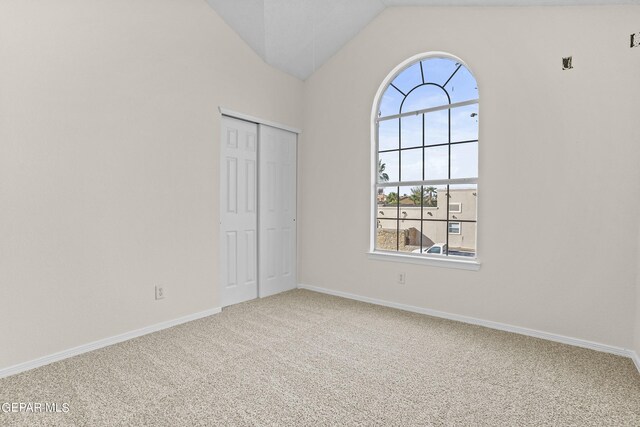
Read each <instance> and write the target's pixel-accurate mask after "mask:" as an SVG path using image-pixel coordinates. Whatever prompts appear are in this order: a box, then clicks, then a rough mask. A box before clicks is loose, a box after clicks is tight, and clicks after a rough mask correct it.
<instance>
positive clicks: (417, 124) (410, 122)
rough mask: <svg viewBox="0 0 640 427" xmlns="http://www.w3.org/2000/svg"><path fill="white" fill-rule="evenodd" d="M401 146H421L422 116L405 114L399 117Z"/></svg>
mask: <svg viewBox="0 0 640 427" xmlns="http://www.w3.org/2000/svg"><path fill="white" fill-rule="evenodd" d="M400 123H401V129H402V134H401V137H400V138H401V143H402V148H407V147H421V146H422V116H421V115H420V116H407V117H402V118H401V119H400Z"/></svg>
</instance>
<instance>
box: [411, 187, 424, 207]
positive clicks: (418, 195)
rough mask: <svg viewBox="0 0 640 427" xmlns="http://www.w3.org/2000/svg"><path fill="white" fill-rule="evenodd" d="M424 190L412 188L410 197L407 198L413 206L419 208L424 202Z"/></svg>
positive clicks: (422, 188)
mask: <svg viewBox="0 0 640 427" xmlns="http://www.w3.org/2000/svg"><path fill="white" fill-rule="evenodd" d="M424 191H425V188H424V187H412V188H411V196H409V198H410V199H411V201H412V202H413V204H414V205H416V206H420V203H421V202H423V201H425V192H424Z"/></svg>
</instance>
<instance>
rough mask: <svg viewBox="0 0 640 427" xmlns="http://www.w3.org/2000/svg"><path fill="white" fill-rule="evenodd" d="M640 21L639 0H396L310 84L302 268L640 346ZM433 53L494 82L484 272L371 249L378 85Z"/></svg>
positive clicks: (483, 159)
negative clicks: (607, 0)
mask: <svg viewBox="0 0 640 427" xmlns="http://www.w3.org/2000/svg"><path fill="white" fill-rule="evenodd" d="M639 21H640V7H638V6H625V7H568V8H566V7H553V8H485V9H477V8H395V9H387V10H386V11H385V12H383V13H382V14H381V15H380V16H378V18H376V20H375V21H374V22H373V23H371V24H370V25H369V26H368V27H366V28H365V29H364V30H363V31H362V32H361V33H360V34H359V35H358V36H356V38H355V39H354V40H352V41H351V42H349V43H348V44H347V45H346V46H345V47H344V48H343V49H342V50H341V51H340V52H339V53H338V54H336V55H335V56H334V57H333V58H332V59H331V60H330V61H329V62H328V63H327V64H325V65H324V66H323V67H322V68H321V69H319V70H318V71H317V72H316V73H315V74H314V75H313V76H312V77H311V78H310V79H309V80H307V81H306V82H305V88H304V89H305V98H304V103H305V112H304V124H303V125H304V130H305V132H304V134H303V136H302V143H301V146H300V153H299V171H300V172H299V188H300V189H301V190H300V193H299V218H300V219H299V229H300V247H299V251H300V254H299V257H300V270H299V280H300V282H301V283H304V284H308V285H314V286H320V287H325V288H329V289H333V290H337V291H343V292H350V293H354V294H358V295H362V296H367V297H371V298H379V299H383V300H387V301H394V302H398V303H404V304H409V305H414V306H419V307H426V308H431V309H436V310H441V311H445V312H450V313H456V314H460V315H466V316H472V317H476V318H480V319H486V320H492V321H497V322H504V323H507V324H511V325H516V326H522V327H527V328H533V329H538V330H542V331H547V332H551V333H557V334H562V335H567V336H571V337H576V338H581V339H587V340H592V341H595V342H599V343H604V344H609V345H615V346H621V347H625V348H631V346H632V345H633V341H634V338H633V327H632V325H633V323H634V322H635V318H634V316H635V314H634V313H635V304H636V302H635V301H636V295H635V293H636V291H635V289H634V288H635V287H636V283H637V282H636V279H637V269H636V268H635V266H636V265H637V261H638V258H637V249H638V242H637V238H636V236H637V235H638V218H639V217H640V209H639V207H640V206H639V201H638V197H637V195H638V194H640V168H638V167H637V165H638V160H639V158H640V145H638V141H639V140H640V132H639V127H638V122H637V99H639V96H640V89H639V86H640V85H638V80H637V73H638V70H639V69H640V50H634V49H630V48H629V42H628V40H629V34H631V33H632V32H635V31H638V22H639ZM429 51H445V52H449V53H451V54H454V55H457V56H459V57H460V58H462V59H463V60H464V61H465V62H466V63H467V64H468V65H469V67H470V69H471V70H472V71H473V72H474V74H475V76H476V78H477V80H478V84H479V89H480V99H481V102H480V147H481V148H480V154H479V156H480V182H479V195H480V197H479V200H478V209H479V210H478V218H479V221H480V223H479V228H478V253H479V257H480V259H481V261H482V263H483V264H482V268H481V269H480V271H478V272H474V271H461V270H452V269H446V268H436V267H427V266H417V265H410V264H399V263H390V262H380V261H373V260H369V259H368V258H367V255H366V253H367V251H368V249H369V237H370V209H371V194H370V191H369V188H370V176H371V159H370V152H371V149H370V147H371V139H370V118H371V109H372V105H373V102H374V96H375V93H376V91H377V89H378V86H379V85H380V83H381V82H382V81H383V79H384V78H385V77H386V76H387V74H388V73H389V72H390V71H391V70H392V69H393V68H394V67H395V66H396V65H397V64H399V63H401V62H402V61H404V60H405V59H407V58H409V57H411V56H413V55H415V54H418V53H421V52H429ZM567 55H573V58H574V61H573V62H574V66H575V68H574V69H573V70H571V71H562V70H561V58H562V57H563V56H567ZM338 189H339V190H338ZM345 190H348V191H345ZM603 194H607V198H610V199H611V200H615V201H616V202H615V203H614V204H613V205H611V206H610V205H608V204H603V203H602V202H601V197H600V196H598V195H603ZM631 195H633V196H631ZM326 200H331V201H332V203H334V204H335V205H336V206H343V207H344V209H342V210H341V214H340V215H337V216H335V215H334V216H328V215H326V214H325V213H324V210H323V206H324V205H325V203H326ZM550 207H551V208H550ZM548 212H553V214H545V213H548ZM320 224H321V225H322V226H320ZM345 224H350V225H351V226H349V227H345V226H344V225H345ZM630 236H633V237H631V238H630ZM336 242H339V244H336ZM595 242H598V243H600V244H598V245H595V244H594V243H595ZM329 267H330V268H329ZM398 272H406V284H405V285H398V284H396V277H397V273H398ZM426 276H428V277H429V280H428V281H427V280H425V279H424V278H425V277H426Z"/></svg>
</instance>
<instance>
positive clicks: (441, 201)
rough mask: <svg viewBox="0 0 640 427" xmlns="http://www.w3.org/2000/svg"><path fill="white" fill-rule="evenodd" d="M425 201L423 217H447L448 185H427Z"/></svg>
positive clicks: (425, 187)
mask: <svg viewBox="0 0 640 427" xmlns="http://www.w3.org/2000/svg"><path fill="white" fill-rule="evenodd" d="M423 188H424V190H423V191H424V201H423V214H422V218H423V219H442V220H446V219H447V208H446V206H447V205H446V200H447V199H446V197H445V196H446V194H447V186H446V185H425V186H423Z"/></svg>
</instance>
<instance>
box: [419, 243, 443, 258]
mask: <svg viewBox="0 0 640 427" xmlns="http://www.w3.org/2000/svg"><path fill="white" fill-rule="evenodd" d="M413 253H414V254H431V255H433V254H436V255H442V254H444V253H447V244H446V243H436V244H435V245H433V246H429V247H428V248H419V249H416V250H414V251H413Z"/></svg>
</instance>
